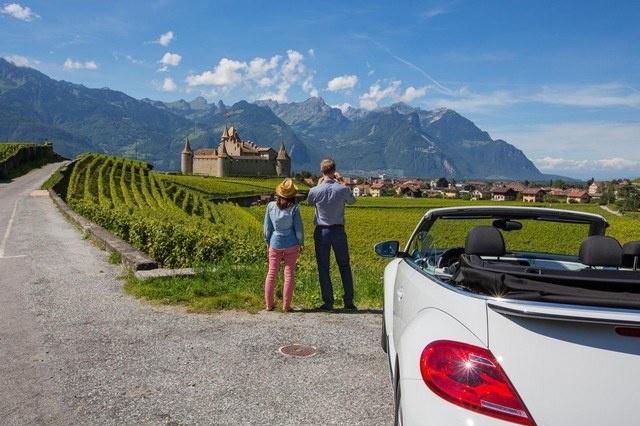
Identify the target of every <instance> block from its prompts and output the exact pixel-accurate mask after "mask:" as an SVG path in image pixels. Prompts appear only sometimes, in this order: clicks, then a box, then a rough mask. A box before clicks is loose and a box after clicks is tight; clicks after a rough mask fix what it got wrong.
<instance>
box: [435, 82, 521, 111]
mask: <svg viewBox="0 0 640 426" xmlns="http://www.w3.org/2000/svg"><path fill="white" fill-rule="evenodd" d="M521 101H522V100H521V99H519V98H518V97H517V96H516V95H515V94H513V93H511V92H507V91H495V92H490V93H483V94H479V93H474V92H471V91H470V90H469V88H468V87H466V86H463V87H460V88H459V89H457V90H455V91H452V92H451V97H445V98H436V99H432V100H431V101H430V103H431V105H433V106H434V107H436V108H440V107H445V108H450V109H453V110H455V111H458V112H460V113H462V114H469V113H478V114H486V113H487V111H488V109H490V108H499V107H505V106H509V105H513V104H517V103H519V102H521Z"/></svg>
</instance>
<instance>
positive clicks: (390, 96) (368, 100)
mask: <svg viewBox="0 0 640 426" xmlns="http://www.w3.org/2000/svg"><path fill="white" fill-rule="evenodd" d="M401 85H402V82H400V81H398V80H395V81H391V82H389V83H388V86H387V87H382V83H381V82H380V81H377V82H376V83H375V84H374V85H372V86H370V87H369V92H368V93H365V94H364V95H361V96H360V108H363V109H368V110H372V109H376V108H377V107H378V104H379V103H380V102H382V101H383V100H385V99H387V100H389V101H390V102H392V103H395V102H410V101H413V100H415V99H417V98H420V97H422V96H424V95H426V94H427V87H426V86H425V87H419V88H415V87H413V86H410V87H408V88H407V89H406V90H405V91H404V92H401Z"/></svg>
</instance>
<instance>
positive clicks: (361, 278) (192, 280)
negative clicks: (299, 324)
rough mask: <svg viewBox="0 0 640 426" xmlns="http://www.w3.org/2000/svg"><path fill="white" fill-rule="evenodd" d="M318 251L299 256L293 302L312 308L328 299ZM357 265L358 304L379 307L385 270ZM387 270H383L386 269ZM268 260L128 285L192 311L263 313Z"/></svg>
mask: <svg viewBox="0 0 640 426" xmlns="http://www.w3.org/2000/svg"><path fill="white" fill-rule="evenodd" d="M312 256H313V254H310V253H304V254H303V255H302V256H301V257H300V258H299V259H298V265H297V268H296V274H295V290H294V295H293V301H292V306H293V307H294V308H296V309H301V310H309V309H314V308H317V307H318V306H320V305H321V304H322V299H321V297H320V284H319V282H318V272H317V268H316V264H315V257H312ZM282 268H283V266H282V265H281V268H280V273H279V274H278V278H277V280H276V286H275V304H276V307H277V308H279V307H282V288H283V272H282ZM368 269H369V270H368V271H364V270H362V269H361V268H359V269H358V270H357V271H356V269H355V268H354V271H353V272H354V280H355V283H354V291H355V293H356V304H357V305H358V307H360V308H361V309H379V308H380V306H381V301H382V290H383V289H382V277H381V275H380V274H379V272H380V271H374V270H373V269H371V268H368ZM380 270H381V269H380ZM266 274H267V264H266V262H265V263H264V264H249V265H237V264H236V263H235V262H234V261H230V260H226V259H225V260H223V261H222V262H220V263H218V264H216V265H206V266H199V267H197V268H195V275H193V276H180V277H159V278H152V279H144V280H143V279H138V278H135V277H134V276H133V275H130V276H129V277H128V278H127V282H126V283H125V286H124V290H125V292H127V293H128V294H130V295H132V296H134V297H137V298H141V299H144V300H146V301H148V302H151V303H158V304H162V305H180V306H185V307H186V308H187V310H188V311H189V312H194V313H211V312H216V311H220V310H225V309H232V310H243V311H248V312H253V313H255V312H257V311H260V310H262V309H264V307H265V301H264V281H265V278H266ZM331 275H332V281H333V283H334V285H333V287H334V297H335V307H336V309H339V308H341V307H342V292H343V290H342V282H341V280H340V275H339V272H338V268H337V265H336V264H335V261H334V260H332V266H331Z"/></svg>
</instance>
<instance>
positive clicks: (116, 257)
mask: <svg viewBox="0 0 640 426" xmlns="http://www.w3.org/2000/svg"><path fill="white" fill-rule="evenodd" d="M109 263H110V264H112V265H120V264H122V255H121V254H120V253H118V252H115V251H114V252H113V253H111V254H110V255H109Z"/></svg>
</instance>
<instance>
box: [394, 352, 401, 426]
mask: <svg viewBox="0 0 640 426" xmlns="http://www.w3.org/2000/svg"><path fill="white" fill-rule="evenodd" d="M393 396H394V398H393V408H394V410H393V411H394V423H393V424H394V425H396V426H402V404H400V402H401V401H402V394H401V392H400V366H399V365H398V363H397V362H396V381H395V386H394V392H393Z"/></svg>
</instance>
